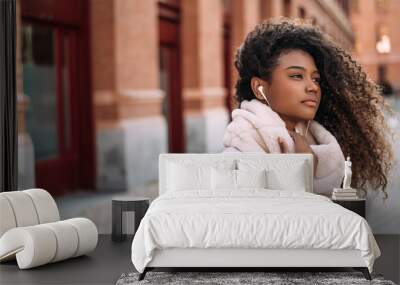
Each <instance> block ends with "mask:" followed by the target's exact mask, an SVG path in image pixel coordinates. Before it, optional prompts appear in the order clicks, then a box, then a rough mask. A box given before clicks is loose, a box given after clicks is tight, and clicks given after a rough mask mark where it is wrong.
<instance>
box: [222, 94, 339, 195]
mask: <svg viewBox="0 0 400 285" xmlns="http://www.w3.org/2000/svg"><path fill="white" fill-rule="evenodd" d="M305 129H306V125H305V124H304V123H298V124H297V125H296V130H297V131H298V132H300V133H301V134H303V135H304V134H305ZM278 137H281V138H283V139H284V140H285V141H286V143H287V145H288V148H289V153H293V152H294V142H293V139H292V138H291V137H290V135H289V133H288V131H287V130H286V127H285V122H284V121H283V120H282V119H281V118H280V116H279V115H278V114H277V113H276V112H274V111H273V110H272V109H271V108H270V107H269V106H267V105H265V104H263V103H261V102H260V101H258V100H256V99H253V100H251V101H243V102H242V103H241V105H240V109H235V110H234V111H233V112H232V122H231V123H230V124H229V125H228V127H227V129H226V132H225V135H224V139H223V143H224V146H225V150H224V152H231V151H238V152H266V151H267V150H269V151H270V152H271V153H281V150H280V147H279V144H278ZM306 139H307V141H308V142H309V143H310V147H311V149H312V150H313V151H314V153H315V154H316V156H317V158H318V165H317V169H316V172H315V174H314V193H317V194H323V195H327V196H330V194H331V193H332V190H333V188H335V187H340V185H341V183H342V181H343V177H344V161H345V159H344V155H343V152H342V150H341V148H340V146H339V144H338V142H337V141H336V138H335V137H334V136H333V135H332V134H331V133H330V132H329V131H327V130H326V129H325V128H324V127H323V126H322V125H321V124H319V123H318V122H316V121H311V122H310V125H309V129H308V133H307V137H306Z"/></svg>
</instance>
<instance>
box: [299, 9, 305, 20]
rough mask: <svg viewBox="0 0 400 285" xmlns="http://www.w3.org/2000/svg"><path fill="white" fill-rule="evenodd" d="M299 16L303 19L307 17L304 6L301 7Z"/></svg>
mask: <svg viewBox="0 0 400 285" xmlns="http://www.w3.org/2000/svg"><path fill="white" fill-rule="evenodd" d="M299 17H300V18H302V19H305V18H306V10H304V8H303V7H299Z"/></svg>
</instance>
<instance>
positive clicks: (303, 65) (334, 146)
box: [224, 18, 393, 197]
mask: <svg viewBox="0 0 400 285" xmlns="http://www.w3.org/2000/svg"><path fill="white" fill-rule="evenodd" d="M235 67H236V68H237V70H238V73H239V78H238V80H237V83H236V99H237V101H238V103H239V104H240V108H238V109H236V110H234V111H233V112H232V122H231V123H230V124H229V125H228V127H227V129H226V133H225V136H224V145H225V147H226V149H225V151H240V152H253V151H261V152H269V153H312V154H313V155H314V167H315V171H314V192H316V193H320V194H325V195H330V194H331V192H332V190H333V188H334V187H340V185H341V182H342V181H343V175H344V174H343V173H344V161H345V157H347V156H350V157H351V161H352V163H353V165H352V169H353V176H352V184H351V186H352V187H353V188H357V189H366V187H367V186H372V189H375V190H379V189H380V190H381V191H383V193H384V195H385V197H387V193H386V191H385V189H386V186H387V176H388V173H389V171H390V169H391V166H392V160H393V151H392V147H391V143H390V141H389V139H390V135H391V134H392V133H391V131H390V129H389V127H388V126H387V124H386V122H385V118H384V111H385V110H387V111H390V108H389V106H388V105H387V104H386V103H385V102H384V99H383V97H382V96H381V95H380V92H379V89H378V87H377V85H376V84H375V83H374V82H372V81H371V80H369V79H368V78H367V76H366V74H365V72H364V71H362V69H361V67H360V65H359V64H358V63H357V62H355V61H354V60H353V59H352V57H351V56H350V54H349V53H347V52H346V51H345V50H343V49H342V48H341V47H339V46H338V45H337V44H335V43H334V42H333V41H332V40H331V39H330V38H329V37H328V36H326V35H324V34H323V33H322V32H321V31H320V30H319V29H318V28H317V27H315V26H312V25H310V24H306V23H301V22H297V21H296V20H289V19H286V18H281V19H277V20H276V19H275V20H271V21H266V22H264V23H262V24H259V25H258V26H256V27H255V29H254V30H253V31H251V32H250V33H249V34H248V35H247V37H246V39H245V41H244V43H243V44H242V45H241V46H240V48H239V49H238V51H237V53H236V57H235Z"/></svg>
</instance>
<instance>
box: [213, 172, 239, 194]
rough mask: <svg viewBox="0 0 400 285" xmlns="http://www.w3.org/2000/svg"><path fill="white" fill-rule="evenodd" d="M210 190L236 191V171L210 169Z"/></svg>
mask: <svg viewBox="0 0 400 285" xmlns="http://www.w3.org/2000/svg"><path fill="white" fill-rule="evenodd" d="M211 189H212V190H218V189H229V190H236V170H232V169H216V168H212V169H211Z"/></svg>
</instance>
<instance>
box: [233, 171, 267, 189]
mask: <svg viewBox="0 0 400 285" xmlns="http://www.w3.org/2000/svg"><path fill="white" fill-rule="evenodd" d="M236 181H237V188H267V185H268V184H267V171H266V170H265V169H263V170H236Z"/></svg>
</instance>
